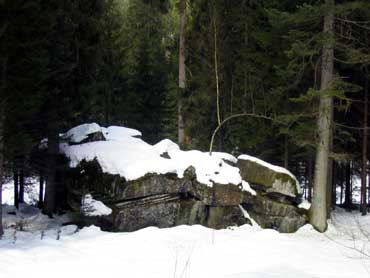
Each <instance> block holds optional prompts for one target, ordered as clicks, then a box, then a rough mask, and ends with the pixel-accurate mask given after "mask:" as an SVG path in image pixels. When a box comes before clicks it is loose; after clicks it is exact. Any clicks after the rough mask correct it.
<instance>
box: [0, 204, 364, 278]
mask: <svg viewBox="0 0 370 278" xmlns="http://www.w3.org/2000/svg"><path fill="white" fill-rule="evenodd" d="M4 208H5V211H4V216H5V221H4V222H5V224H6V225H7V226H8V228H7V229H6V230H5V236H4V237H3V239H2V240H0V277H1V278H8V277H9V278H10V277H11V278H18V277H19V278H20V277H22V278H24V277H27V278H33V277H37V278H40V277H53V278H56V277H64V278H65V277H76V276H80V277H89V278H93V277H99V278H100V277H108V276H110V275H112V277H158V278H166V277H168V278H170V277H173V278H176V277H184V278H185V277H186V278H199V277H212V278H214V277H229V278H262V277H263V278H313V277H316V278H329V277H333V278H334V277H335V278H338V277H343V278H344V277H346V278H352V277H356V278H362V277H370V257H369V255H370V248H368V245H369V243H370V239H369V238H370V237H369V234H370V216H365V217H362V216H360V215H359V214H358V212H356V213H354V212H353V213H349V212H345V211H344V210H342V209H340V208H337V209H336V210H335V212H334V213H333V216H332V220H331V221H330V223H329V229H328V231H327V232H326V233H324V234H320V233H318V232H316V231H315V230H313V228H312V227H311V226H310V225H306V226H304V227H302V228H301V229H300V230H299V231H298V232H296V233H294V234H280V233H278V232H276V231H274V230H263V229H261V228H259V227H258V226H249V225H244V226H242V227H233V228H229V229H224V230H212V229H208V228H205V227H202V226H179V227H174V228H167V229H158V228H154V227H149V228H146V229H142V230H139V231H137V232H131V233H108V232H102V231H101V230H100V229H99V228H97V227H94V226H91V227H86V228H83V229H81V230H78V229H77V227H76V226H74V225H68V226H61V224H62V223H63V222H68V219H67V218H66V217H61V218H60V217H59V218H55V219H53V220H48V218H47V217H46V216H43V215H41V214H40V213H39V212H38V211H37V209H35V208H32V207H28V206H23V207H22V208H21V209H20V211H19V212H18V215H17V216H14V215H12V214H8V213H9V212H11V210H12V209H14V207H13V208H12V207H11V206H4ZM19 217H21V218H22V221H21V223H23V224H21V225H20V224H19ZM15 223H18V224H17V227H14V225H15ZM20 226H21V227H20ZM15 228H17V229H20V228H21V229H24V230H28V231H19V230H15Z"/></svg>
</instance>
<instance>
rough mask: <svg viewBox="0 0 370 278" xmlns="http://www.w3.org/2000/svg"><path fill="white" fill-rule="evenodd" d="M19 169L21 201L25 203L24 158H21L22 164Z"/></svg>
mask: <svg viewBox="0 0 370 278" xmlns="http://www.w3.org/2000/svg"><path fill="white" fill-rule="evenodd" d="M20 166H21V167H20V169H19V203H21V204H23V203H24V169H23V168H24V164H23V158H21V165H20Z"/></svg>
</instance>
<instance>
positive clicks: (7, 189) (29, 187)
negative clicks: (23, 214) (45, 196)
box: [2, 177, 39, 205]
mask: <svg viewBox="0 0 370 278" xmlns="http://www.w3.org/2000/svg"><path fill="white" fill-rule="evenodd" d="M2 193H3V194H2V203H3V204H5V205H13V204H14V181H13V179H11V180H9V181H8V182H6V183H4V184H3V191H2ZM38 200H39V180H38V179H37V178H35V177H30V178H26V179H25V188H24V201H25V203H27V204H29V205H34V204H37V202H38Z"/></svg>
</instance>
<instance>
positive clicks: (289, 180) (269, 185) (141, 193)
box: [60, 123, 306, 232]
mask: <svg viewBox="0 0 370 278" xmlns="http://www.w3.org/2000/svg"><path fill="white" fill-rule="evenodd" d="M140 136H141V133H140V132H139V131H137V130H134V129H129V128H125V127H118V126H112V127H108V128H104V127H100V126H99V125H97V124H95V123H93V124H84V125H81V126H78V127H75V128H72V129H71V130H69V131H68V132H67V133H65V134H64V135H62V138H63V143H61V145H60V151H61V153H62V154H64V155H65V156H66V157H67V158H68V159H69V166H70V170H69V172H68V173H67V175H69V176H70V179H67V180H70V182H69V184H68V185H67V186H68V187H69V190H67V191H68V192H69V195H68V196H69V197H68V200H67V201H68V203H69V204H70V206H71V207H73V208H75V209H76V210H79V209H80V206H81V198H82V196H85V195H86V194H91V196H90V195H88V196H89V198H90V197H91V198H94V200H97V201H99V202H103V203H104V204H105V206H107V207H109V208H110V209H111V210H112V213H110V214H105V215H102V216H96V214H94V213H90V214H89V215H90V218H89V219H90V221H92V222H93V223H95V224H100V225H101V226H104V228H106V229H110V230H120V231H132V230H137V229H140V228H144V227H147V226H158V227H170V226H176V225H181V224H189V225H192V224H202V225H205V226H208V227H212V228H224V227H227V226H230V225H241V224H245V223H250V220H249V219H248V218H246V217H245V213H244V212H245V210H247V211H248V213H249V215H250V216H251V217H252V218H254V219H255V220H256V221H257V223H259V224H260V225H261V226H263V227H266V228H274V229H277V230H279V231H281V232H293V231H295V230H297V229H298V228H299V227H300V226H302V225H303V224H304V223H305V222H306V220H305V211H304V209H299V208H298V204H299V203H300V195H301V191H300V188H299V184H298V182H297V180H296V178H295V177H294V176H293V175H292V174H291V173H290V172H289V171H287V170H286V169H284V168H281V167H277V166H274V165H271V164H268V163H266V162H264V161H262V160H259V159H257V158H254V157H250V156H246V155H243V156H240V157H239V158H238V159H237V158H235V157H233V156H232V155H230V154H225V153H213V154H212V155H209V154H208V153H205V152H200V151H196V150H191V151H182V150H180V148H179V146H178V145H177V144H175V143H173V142H172V141H170V140H168V139H165V140H163V141H161V142H159V143H158V144H156V145H150V144H148V143H146V142H145V141H143V140H142V139H140Z"/></svg>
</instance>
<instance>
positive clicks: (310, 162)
mask: <svg viewBox="0 0 370 278" xmlns="http://www.w3.org/2000/svg"><path fill="white" fill-rule="evenodd" d="M312 185H313V159H312V156H311V155H310V158H309V160H308V189H307V190H308V194H307V200H308V201H309V202H311V201H312Z"/></svg>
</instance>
